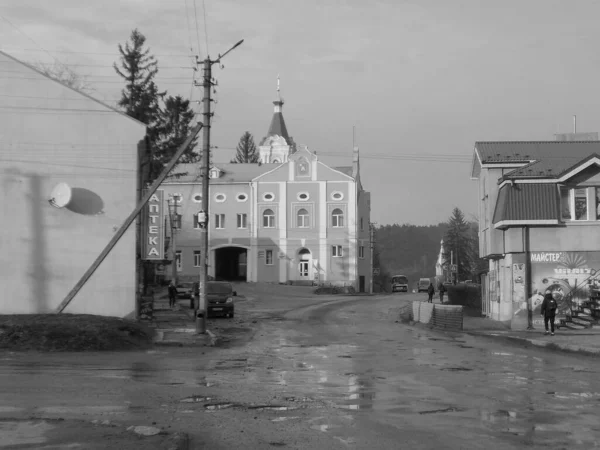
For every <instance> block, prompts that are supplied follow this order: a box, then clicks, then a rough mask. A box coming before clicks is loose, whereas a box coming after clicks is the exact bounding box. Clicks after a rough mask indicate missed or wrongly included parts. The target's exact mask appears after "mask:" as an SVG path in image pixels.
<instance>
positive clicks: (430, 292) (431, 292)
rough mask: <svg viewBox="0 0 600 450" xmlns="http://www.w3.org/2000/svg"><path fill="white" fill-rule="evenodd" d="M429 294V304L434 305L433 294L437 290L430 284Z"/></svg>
mask: <svg viewBox="0 0 600 450" xmlns="http://www.w3.org/2000/svg"><path fill="white" fill-rule="evenodd" d="M427 293H428V294H429V303H433V294H435V288H434V287H433V283H429V287H428V288H427Z"/></svg>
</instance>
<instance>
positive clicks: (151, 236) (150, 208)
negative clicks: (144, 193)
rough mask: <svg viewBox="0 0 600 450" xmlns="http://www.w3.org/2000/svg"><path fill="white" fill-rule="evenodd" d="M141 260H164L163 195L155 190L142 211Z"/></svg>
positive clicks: (162, 192) (161, 191) (160, 191)
mask: <svg viewBox="0 0 600 450" xmlns="http://www.w3.org/2000/svg"><path fill="white" fill-rule="evenodd" d="M142 214H143V215H142V259H144V260H162V259H165V229H164V224H165V220H164V218H165V193H164V191H163V190H162V189H159V190H157V191H156V192H155V193H154V194H153V195H152V197H150V200H148V203H147V204H146V207H145V208H144V209H143V211H142Z"/></svg>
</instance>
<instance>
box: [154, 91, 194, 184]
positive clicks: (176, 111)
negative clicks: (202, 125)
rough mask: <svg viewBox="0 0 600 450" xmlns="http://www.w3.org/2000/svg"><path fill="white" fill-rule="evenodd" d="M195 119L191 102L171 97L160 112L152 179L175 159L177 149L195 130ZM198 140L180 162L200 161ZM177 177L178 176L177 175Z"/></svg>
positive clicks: (156, 127)
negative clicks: (197, 151)
mask: <svg viewBox="0 0 600 450" xmlns="http://www.w3.org/2000/svg"><path fill="white" fill-rule="evenodd" d="M194 118H195V114H194V111H193V110H192V109H191V107H190V101H189V100H184V99H183V98H182V97H181V96H179V95H178V96H176V97H172V96H169V97H167V98H166V100H165V102H164V106H163V107H162V108H161V109H160V110H159V111H158V115H157V121H156V126H155V133H156V141H155V150H154V152H153V156H152V164H151V169H150V170H151V178H152V179H154V177H153V176H152V175H154V176H157V175H158V173H159V172H160V171H161V170H162V168H163V167H164V166H165V165H166V164H167V163H168V162H169V160H170V159H171V158H172V157H173V155H174V154H175V152H176V151H177V149H178V148H179V146H180V145H181V144H183V143H184V142H185V140H186V139H187V138H188V137H189V136H190V134H191V131H192V129H193V128H194V127H193V125H192V122H193V120H194ZM197 142H198V138H197V137H196V138H194V140H193V141H192V143H191V144H190V146H189V147H188V148H187V149H186V151H185V153H184V154H183V155H182V156H181V159H180V160H179V162H182V163H194V162H198V161H199V160H200V155H199V154H198V153H196V152H195V147H196V144H197ZM176 175H177V174H176Z"/></svg>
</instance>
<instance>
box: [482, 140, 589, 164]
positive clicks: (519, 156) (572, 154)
mask: <svg viewBox="0 0 600 450" xmlns="http://www.w3.org/2000/svg"><path fill="white" fill-rule="evenodd" d="M475 151H476V152H477V153H478V155H479V159H480V160H481V163H482V164H486V163H523V164H527V163H531V162H533V161H541V160H550V161H560V160H561V159H564V158H576V159H583V158H585V157H587V156H588V155H591V154H593V153H600V141H570V142H568V141H506V142H476V143H475Z"/></svg>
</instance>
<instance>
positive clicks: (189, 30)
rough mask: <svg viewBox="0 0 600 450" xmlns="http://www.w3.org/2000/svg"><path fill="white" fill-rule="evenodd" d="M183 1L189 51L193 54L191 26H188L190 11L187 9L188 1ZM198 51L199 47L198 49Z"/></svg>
mask: <svg viewBox="0 0 600 450" xmlns="http://www.w3.org/2000/svg"><path fill="white" fill-rule="evenodd" d="M184 1H185V19H186V22H187V29H188V39H189V41H190V53H191V54H194V46H193V45H192V28H191V26H190V13H189V9H188V2H187V0H184ZM198 51H200V49H198Z"/></svg>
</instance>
